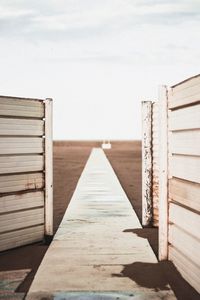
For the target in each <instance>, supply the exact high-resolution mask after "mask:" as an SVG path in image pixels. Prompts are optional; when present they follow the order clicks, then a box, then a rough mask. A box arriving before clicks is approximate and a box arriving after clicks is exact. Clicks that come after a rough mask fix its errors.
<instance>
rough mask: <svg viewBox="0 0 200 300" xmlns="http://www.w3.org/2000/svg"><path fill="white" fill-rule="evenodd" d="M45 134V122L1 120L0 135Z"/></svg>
mask: <svg viewBox="0 0 200 300" xmlns="http://www.w3.org/2000/svg"><path fill="white" fill-rule="evenodd" d="M43 134H44V121H43V120H33V119H11V118H0V135H7V136H8V135H10V136H16V135H18V136H23V135H26V136H42V135H43Z"/></svg>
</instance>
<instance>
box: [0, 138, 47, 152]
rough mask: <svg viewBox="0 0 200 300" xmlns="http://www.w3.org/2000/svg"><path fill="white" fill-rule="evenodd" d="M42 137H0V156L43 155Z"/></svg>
mask: <svg viewBox="0 0 200 300" xmlns="http://www.w3.org/2000/svg"><path fill="white" fill-rule="evenodd" d="M43 152H44V140H43V138H42V137H20V138H19V137H1V138H0V154H30V153H38V154H39V153H43Z"/></svg>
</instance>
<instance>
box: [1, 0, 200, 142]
mask: <svg viewBox="0 0 200 300" xmlns="http://www.w3.org/2000/svg"><path fill="white" fill-rule="evenodd" d="M199 62H200V1H199V0H187V1H186V0H173V1H171V0H154V1H153V0H28V1H27V0H16V1H14V0H0V94H1V95H11V96H22V97H33V98H48V97H49V98H53V101H54V102H53V106H54V117H53V122H54V125H53V128H54V139H62V140H64V139H68V140H77V139H78V140H85V139H86V140H93V139H96V140H97V139H115V140H116V139H117V140H123V139H124V140H126V139H140V138H141V101H144V100H153V101H156V100H157V98H158V96H157V95H158V86H159V85H162V84H165V85H169V86H170V85H173V84H176V83H178V82H179V81H182V80H184V79H186V78H188V77H190V76H193V75H196V74H198V73H200V70H199V67H200V63H199Z"/></svg>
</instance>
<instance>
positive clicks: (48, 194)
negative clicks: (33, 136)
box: [44, 98, 53, 237]
mask: <svg viewBox="0 0 200 300" xmlns="http://www.w3.org/2000/svg"><path fill="white" fill-rule="evenodd" d="M44 104H45V235H46V236H47V237H48V236H52V235H53V147H52V138H53V129H52V127H53V126H52V125H53V124H52V119H53V118H52V117H53V110H52V106H53V102H52V99H50V98H47V99H45V101H44Z"/></svg>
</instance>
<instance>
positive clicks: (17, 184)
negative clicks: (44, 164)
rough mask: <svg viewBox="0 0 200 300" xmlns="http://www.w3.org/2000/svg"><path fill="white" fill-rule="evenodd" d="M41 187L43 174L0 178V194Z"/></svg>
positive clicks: (3, 176) (2, 176)
mask: <svg viewBox="0 0 200 300" xmlns="http://www.w3.org/2000/svg"><path fill="white" fill-rule="evenodd" d="M43 187H44V174H43V172H40V173H39V172H37V173H27V174H15V175H1V176H0V193H13V192H19V191H28V190H35V189H41V188H43Z"/></svg>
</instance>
